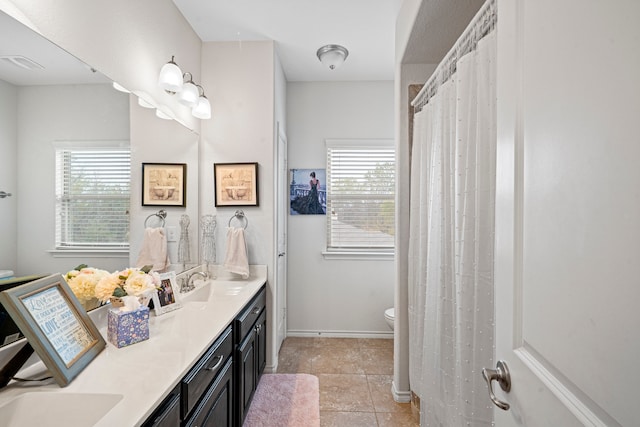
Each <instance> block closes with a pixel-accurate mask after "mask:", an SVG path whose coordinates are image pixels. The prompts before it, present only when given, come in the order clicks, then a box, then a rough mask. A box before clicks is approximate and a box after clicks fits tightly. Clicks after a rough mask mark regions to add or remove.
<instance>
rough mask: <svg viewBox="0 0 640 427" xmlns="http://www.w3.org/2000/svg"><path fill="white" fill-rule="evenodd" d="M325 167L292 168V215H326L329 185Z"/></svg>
mask: <svg viewBox="0 0 640 427" xmlns="http://www.w3.org/2000/svg"><path fill="white" fill-rule="evenodd" d="M325 177H326V173H325V170H324V169H291V186H290V191H289V199H290V201H291V203H290V208H289V212H290V213H291V215H325V214H326V212H327V186H326V180H325Z"/></svg>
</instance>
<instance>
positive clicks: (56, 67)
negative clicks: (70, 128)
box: [0, 12, 111, 86]
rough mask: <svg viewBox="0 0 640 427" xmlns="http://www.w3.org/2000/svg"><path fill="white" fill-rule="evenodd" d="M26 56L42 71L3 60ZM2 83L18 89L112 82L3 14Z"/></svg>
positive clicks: (0, 34)
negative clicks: (29, 86)
mask: <svg viewBox="0 0 640 427" xmlns="http://www.w3.org/2000/svg"><path fill="white" fill-rule="evenodd" d="M16 55H19V56H22V57H26V58H29V59H30V60H32V61H34V62H36V63H37V64H39V65H41V66H42V67H43V68H42V69H33V70H30V69H25V68H22V67H19V66H16V65H14V64H13V63H11V62H9V61H7V60H6V59H3V57H7V56H16ZM0 80H4V81H6V82H9V83H11V84H13V85H15V86H27V85H48V84H84V83H107V82H111V81H110V80H109V79H107V78H106V77H105V76H104V75H102V74H100V73H99V72H96V70H94V69H93V68H91V67H89V66H87V65H86V64H85V63H84V62H82V61H80V60H79V59H77V58H76V57H74V56H73V55H71V54H69V53H68V52H66V51H65V50H63V49H61V48H60V47H59V46H57V45H55V44H53V43H51V42H50V41H49V40H47V39H46V38H44V37H42V36H41V35H40V34H38V33H36V32H35V31H33V30H31V29H30V28H28V27H27V26H25V25H23V24H22V23H20V22H18V21H16V20H15V19H14V18H12V17H10V16H9V15H7V14H6V13H4V12H0Z"/></svg>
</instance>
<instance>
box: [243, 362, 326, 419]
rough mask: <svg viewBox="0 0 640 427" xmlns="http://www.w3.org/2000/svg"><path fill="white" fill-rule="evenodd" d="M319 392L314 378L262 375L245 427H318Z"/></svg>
mask: <svg viewBox="0 0 640 427" xmlns="http://www.w3.org/2000/svg"><path fill="white" fill-rule="evenodd" d="M319 388H320V387H319V382H318V377H316V376H314V375H309V374H264V375H263V376H262V378H261V379H260V383H258V388H257V389H256V393H255V395H254V396H253V401H252V402H251V405H250V406H249V412H247V416H246V418H245V420H244V427H319V426H320V390H319Z"/></svg>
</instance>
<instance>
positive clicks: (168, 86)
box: [158, 60, 182, 93]
mask: <svg viewBox="0 0 640 427" xmlns="http://www.w3.org/2000/svg"><path fill="white" fill-rule="evenodd" d="M172 61H173V60H172ZM158 86H160V87H161V88H162V89H164V90H166V91H167V92H173V93H176V92H180V90H181V89H182V70H180V67H178V66H177V65H176V64H175V62H167V63H166V64H164V65H163V66H162V69H161V70H160V76H159V77H158Z"/></svg>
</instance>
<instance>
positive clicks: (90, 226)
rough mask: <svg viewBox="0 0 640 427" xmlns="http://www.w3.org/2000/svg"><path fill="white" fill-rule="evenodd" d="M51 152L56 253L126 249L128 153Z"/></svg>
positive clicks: (121, 150)
mask: <svg viewBox="0 0 640 427" xmlns="http://www.w3.org/2000/svg"><path fill="white" fill-rule="evenodd" d="M114 145H116V146H106V147H95V146H92V147H88V148H87V147H83V148H75V147H74V148H71V147H56V249H99V250H108V249H128V248H129V236H128V233H129V197H130V193H131V190H130V189H131V185H130V184H131V150H130V148H129V147H128V146H126V147H123V146H120V145H119V144H114Z"/></svg>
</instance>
